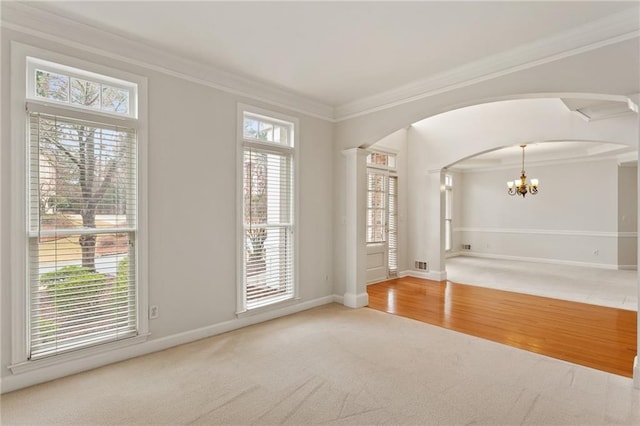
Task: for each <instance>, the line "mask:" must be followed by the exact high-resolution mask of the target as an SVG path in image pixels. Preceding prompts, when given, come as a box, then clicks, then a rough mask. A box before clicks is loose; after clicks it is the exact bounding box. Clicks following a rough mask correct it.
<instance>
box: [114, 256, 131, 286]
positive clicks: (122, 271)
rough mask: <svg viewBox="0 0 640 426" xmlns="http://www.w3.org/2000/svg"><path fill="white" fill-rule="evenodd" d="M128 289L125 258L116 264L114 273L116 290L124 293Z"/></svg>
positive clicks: (127, 265)
mask: <svg viewBox="0 0 640 426" xmlns="http://www.w3.org/2000/svg"><path fill="white" fill-rule="evenodd" d="M127 287H129V258H128V257H125V258H124V259H122V260H121V261H120V262H118V269H117V271H116V290H117V291H125V290H126V289H127Z"/></svg>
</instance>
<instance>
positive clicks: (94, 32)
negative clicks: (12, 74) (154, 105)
mask: <svg viewBox="0 0 640 426" xmlns="http://www.w3.org/2000/svg"><path fill="white" fill-rule="evenodd" d="M0 25H1V26H2V27H3V28H7V29H10V30H13V31H17V32H20V33H24V34H27V35H30V36H34V37H38V38H41V39H44V40H47V41H50V42H55V43H58V44H61V45H64V46H67V47H71V48H74V49H78V50H81V51H84V52H87V53H92V54H96V55H99V56H103V57H106V58H110V59H114V60H118V61H121V62H124V63H127V64H130V65H134V66H138V67H142V68H147V69H150V70H153V71H157V72H161V73H163V74H166V75H170V76H173V77H177V78H181V79H184V80H187V81H190V82H193V83H197V84H201V85H204V86H208V87H211V88H214V89H218V90H221V91H224V92H227V93H231V94H234V95H238V96H243V97H246V98H249V99H253V100H256V101H260V102H265V103H268V104H271V105H275V106H279V107H281V108H286V109H288V110H291V111H295V112H298V113H302V114H306V115H309V116H312V117H316V118H319V119H322V120H327V121H333V119H334V109H333V107H332V106H329V105H325V104H323V103H321V102H317V101H315V100H312V99H309V98H307V97H304V96H301V95H299V94H296V93H294V92H291V91H288V90H286V89H282V88H278V87H275V86H274V85H272V84H269V83H266V82H261V81H258V80H255V79H251V78H249V77H246V76H243V75H239V74H237V73H231V72H228V71H225V70H222V69H219V68H216V67H213V66H210V65H205V64H202V63H200V62H196V61H192V60H189V59H186V58H182V57H180V56H178V55H175V54H172V53H169V52H167V51H164V50H161V49H158V48H156V47H153V46H149V45H147V44H144V43H141V42H138V41H135V40H130V39H127V38H125V37H122V36H119V35H116V34H113V33H110V32H107V31H104V30H102V29H99V28H96V27H93V26H90V25H87V24H84V23H81V22H78V21H75V20H72V19H69V18H66V17H64V16H60V15H58V14H55V13H52V12H49V11H46V10H44V9H40V8H38V7H35V6H32V5H27V4H25V3H20V2H2V13H1V20H0Z"/></svg>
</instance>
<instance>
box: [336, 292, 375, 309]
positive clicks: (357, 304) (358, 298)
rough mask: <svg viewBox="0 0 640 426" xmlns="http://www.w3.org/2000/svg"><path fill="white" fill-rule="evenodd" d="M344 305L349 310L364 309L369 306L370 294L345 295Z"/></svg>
mask: <svg viewBox="0 0 640 426" xmlns="http://www.w3.org/2000/svg"><path fill="white" fill-rule="evenodd" d="M342 304H343V305H344V306H347V307H349V308H362V307H365V306H367V305H368V304H369V294H368V293H366V292H365V293H358V294H355V293H345V294H344V296H343V299H342Z"/></svg>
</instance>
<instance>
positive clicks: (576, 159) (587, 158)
mask: <svg viewBox="0 0 640 426" xmlns="http://www.w3.org/2000/svg"><path fill="white" fill-rule="evenodd" d="M540 142H543V143H553V142H556V141H555V140H545V141H540ZM559 142H586V143H599V142H601V141H594V140H584V139H563V140H562V141H559ZM604 143H606V142H604ZM618 145H619V146H620V147H621V148H628V147H627V146H626V145H622V144H618ZM491 151H495V150H491ZM489 152H490V151H489ZM627 154H631V156H633V155H635V158H631V157H630V159H629V161H637V155H638V153H637V152H636V153H633V152H631V153H627ZM591 155H594V154H584V155H577V156H573V157H571V158H561V159H546V160H545V159H540V160H534V161H527V164H528V165H529V166H541V167H542V166H555V165H558V164H560V165H566V164H584V163H595V162H602V161H616V162H617V163H620V161H621V156H626V154H617V155H607V156H602V157H592V156H591ZM623 158H624V157H623ZM460 161H463V160H460ZM460 161H458V162H456V163H453V165H451V166H447V167H446V169H447V170H453V171H455V172H457V173H460V174H473V173H491V172H494V171H496V170H508V169H512V168H514V166H517V165H518V163H517V162H516V161H511V162H510V163H501V164H496V165H491V166H470V167H456V164H457V163H459V162H460ZM622 161H624V160H622ZM636 166H637V164H633V165H629V167H636Z"/></svg>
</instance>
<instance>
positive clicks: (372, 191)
mask: <svg viewBox="0 0 640 426" xmlns="http://www.w3.org/2000/svg"><path fill="white" fill-rule="evenodd" d="M386 178H387V176H386V174H385V173H382V172H379V171H375V170H372V169H369V170H368V171H367V234H366V242H367V243H382V242H384V241H386V235H385V227H386V214H387V179H386Z"/></svg>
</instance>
